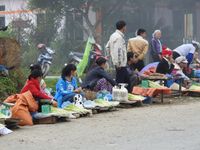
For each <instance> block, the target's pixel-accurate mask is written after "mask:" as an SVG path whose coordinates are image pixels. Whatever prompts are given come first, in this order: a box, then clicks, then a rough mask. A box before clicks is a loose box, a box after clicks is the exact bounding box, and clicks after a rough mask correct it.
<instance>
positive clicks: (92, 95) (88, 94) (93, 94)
mask: <svg viewBox="0 0 200 150" xmlns="http://www.w3.org/2000/svg"><path fill="white" fill-rule="evenodd" d="M84 93H85V98H86V99H87V100H95V99H96V94H97V93H96V92H94V91H90V90H84Z"/></svg>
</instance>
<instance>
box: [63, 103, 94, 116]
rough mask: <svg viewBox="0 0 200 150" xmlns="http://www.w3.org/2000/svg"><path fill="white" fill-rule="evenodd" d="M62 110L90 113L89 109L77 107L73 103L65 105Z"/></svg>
mask: <svg viewBox="0 0 200 150" xmlns="http://www.w3.org/2000/svg"><path fill="white" fill-rule="evenodd" d="M64 110H66V111H70V112H76V113H79V114H87V113H90V114H92V112H91V110H87V109H84V108H80V107H77V106H75V105H74V104H70V105H68V106H67V107H65V108H64Z"/></svg>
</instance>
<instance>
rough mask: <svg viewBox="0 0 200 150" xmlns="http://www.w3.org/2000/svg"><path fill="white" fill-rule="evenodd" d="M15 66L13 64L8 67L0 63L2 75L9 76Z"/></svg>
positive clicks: (0, 74) (0, 73)
mask: <svg viewBox="0 0 200 150" xmlns="http://www.w3.org/2000/svg"><path fill="white" fill-rule="evenodd" d="M14 68H15V66H12V67H6V66H4V65H0V76H2V77H7V76H9V71H10V70H12V69H14Z"/></svg>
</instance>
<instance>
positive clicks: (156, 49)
mask: <svg viewBox="0 0 200 150" xmlns="http://www.w3.org/2000/svg"><path fill="white" fill-rule="evenodd" d="M151 52H152V54H160V53H162V44H161V42H160V40H159V39H156V38H154V37H153V38H152V40H151Z"/></svg>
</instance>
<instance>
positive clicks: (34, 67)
mask: <svg viewBox="0 0 200 150" xmlns="http://www.w3.org/2000/svg"><path fill="white" fill-rule="evenodd" d="M30 70H31V72H32V71H33V70H41V71H42V68H41V66H40V65H39V64H31V65H30Z"/></svg>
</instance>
